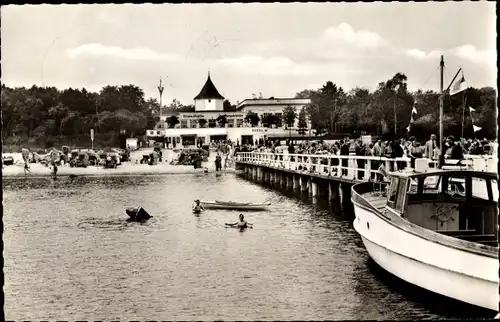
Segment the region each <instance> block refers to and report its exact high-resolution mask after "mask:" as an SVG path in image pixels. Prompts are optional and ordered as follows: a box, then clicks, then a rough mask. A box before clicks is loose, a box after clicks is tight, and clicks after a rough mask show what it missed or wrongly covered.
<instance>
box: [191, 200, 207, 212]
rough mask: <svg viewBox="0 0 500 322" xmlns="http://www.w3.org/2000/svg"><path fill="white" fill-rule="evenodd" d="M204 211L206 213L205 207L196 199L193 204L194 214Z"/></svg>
mask: <svg viewBox="0 0 500 322" xmlns="http://www.w3.org/2000/svg"><path fill="white" fill-rule="evenodd" d="M202 211H205V208H203V206H202V205H201V203H200V200H199V199H196V200H195V201H194V204H193V212H195V213H198V214H199V213H200V212H202Z"/></svg>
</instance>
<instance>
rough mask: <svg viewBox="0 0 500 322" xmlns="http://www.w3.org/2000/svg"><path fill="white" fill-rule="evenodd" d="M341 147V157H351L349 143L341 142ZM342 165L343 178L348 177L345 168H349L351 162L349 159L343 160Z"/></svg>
mask: <svg viewBox="0 0 500 322" xmlns="http://www.w3.org/2000/svg"><path fill="white" fill-rule="evenodd" d="M340 144H341V146H340V155H343V156H348V155H349V141H347V140H346V141H341V143H340ZM341 163H342V174H341V177H342V176H346V175H347V171H348V170H347V169H344V168H347V166H348V164H349V160H348V159H342V161H341Z"/></svg>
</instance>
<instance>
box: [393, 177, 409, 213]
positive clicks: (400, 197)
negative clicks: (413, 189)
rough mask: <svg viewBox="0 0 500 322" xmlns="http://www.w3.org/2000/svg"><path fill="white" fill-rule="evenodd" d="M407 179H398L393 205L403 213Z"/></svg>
mask: <svg viewBox="0 0 500 322" xmlns="http://www.w3.org/2000/svg"><path fill="white" fill-rule="evenodd" d="M407 183H408V179H400V180H399V185H398V192H397V199H396V206H395V207H394V208H395V209H396V210H398V211H399V212H401V213H403V211H404V207H405V200H406V192H407Z"/></svg>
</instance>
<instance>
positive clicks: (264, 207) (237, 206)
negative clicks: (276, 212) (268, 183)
mask: <svg viewBox="0 0 500 322" xmlns="http://www.w3.org/2000/svg"><path fill="white" fill-rule="evenodd" d="M201 204H202V205H203V208H205V209H229V210H267V209H268V208H269V206H270V205H271V204H252V203H248V204H238V203H234V204H231V203H220V202H215V201H202V202H201Z"/></svg>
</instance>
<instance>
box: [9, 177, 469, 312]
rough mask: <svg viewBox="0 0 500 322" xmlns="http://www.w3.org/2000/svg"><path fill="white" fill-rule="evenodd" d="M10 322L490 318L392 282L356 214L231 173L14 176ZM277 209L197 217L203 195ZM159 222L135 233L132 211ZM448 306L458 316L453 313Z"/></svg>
mask: <svg viewBox="0 0 500 322" xmlns="http://www.w3.org/2000/svg"><path fill="white" fill-rule="evenodd" d="M3 198H4V201H3V205H4V217H3V223H4V235H3V241H4V253H3V256H4V260H5V267H4V274H5V285H4V292H5V306H4V309H5V317H6V319H8V320H18V321H20V320H56V319H57V320H161V319H163V320H216V319H223V320H305V319H307V320H312V319H313V320H323V319H333V320H339V319H342V320H358V319H361V320H365V319H377V320H379V319H446V318H463V317H468V316H474V315H475V314H479V313H478V312H473V311H469V310H466V311H464V312H462V311H461V310H460V307H461V306H460V305H458V306H457V305H456V304H455V305H453V304H447V303H446V301H445V300H444V299H438V300H435V299H432V298H431V299H429V296H428V294H427V293H424V294H422V295H420V294H419V292H418V290H414V289H413V288H412V287H410V286H409V285H408V284H404V283H403V282H402V281H400V280H396V279H395V278H394V277H393V276H389V275H388V274H387V273H384V272H383V271H382V270H381V269H380V268H379V267H377V266H376V265H375V264H374V263H373V262H372V261H371V260H369V257H368V255H367V253H366V251H365V249H364V247H363V244H362V242H361V239H360V238H359V237H358V235H357V234H356V232H355V231H354V229H353V227H352V220H353V218H354V217H353V215H352V211H351V210H350V209H348V208H349V207H346V208H345V209H343V208H341V207H340V206H339V205H334V204H327V203H322V202H313V201H311V200H309V199H307V198H304V197H300V196H297V195H295V194H293V193H290V192H286V191H280V190H275V189H271V188H269V187H264V186H261V185H257V184H255V183H252V182H250V181H247V180H245V179H242V178H239V177H238V176H236V175H235V174H233V173H223V174H219V175H217V174H215V173H209V174H199V175H198V174H196V175H164V176H129V177H111V178H97V177H92V178H84V177H77V178H68V177H60V178H58V179H57V180H53V179H50V178H40V179H28V180H26V179H23V178H17V179H7V178H4V180H3ZM197 198H199V199H202V200H215V199H221V200H232V201H244V202H260V201H269V202H272V207H271V209H270V210H269V211H263V212H246V213H245V218H246V219H247V221H248V222H250V223H253V224H254V229H248V230H246V231H244V232H240V231H238V230H236V229H231V228H225V227H224V223H225V222H236V221H237V217H238V212H235V211H225V210H207V211H206V212H204V213H202V214H201V215H200V216H195V215H193V214H192V212H191V204H192V202H193V200H194V199H197ZM132 206H142V207H144V208H145V209H146V210H147V211H148V212H149V213H150V214H151V215H153V216H154V217H153V218H152V219H151V220H149V221H148V222H147V223H145V224H140V223H128V222H126V219H127V218H128V216H127V215H126V214H125V208H127V207H132ZM450 307H451V309H450Z"/></svg>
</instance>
